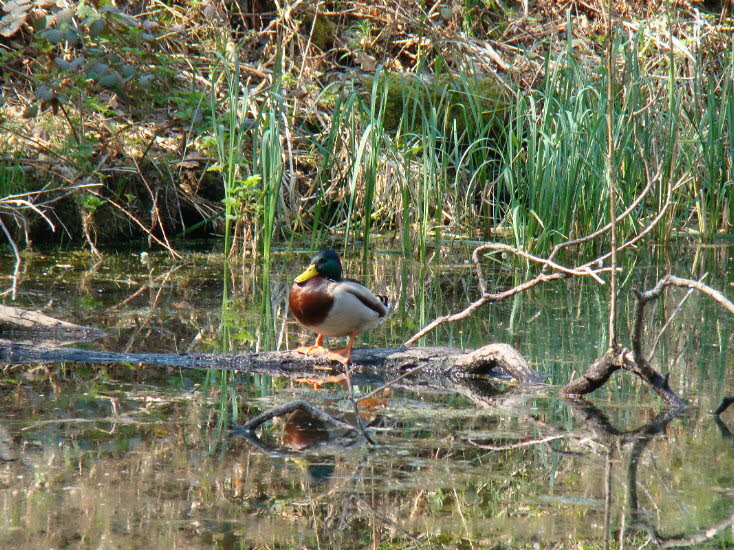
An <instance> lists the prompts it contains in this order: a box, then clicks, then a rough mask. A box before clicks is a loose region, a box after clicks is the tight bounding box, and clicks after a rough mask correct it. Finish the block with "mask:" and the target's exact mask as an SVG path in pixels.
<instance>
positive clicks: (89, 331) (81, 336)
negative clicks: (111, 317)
mask: <svg viewBox="0 0 734 550" xmlns="http://www.w3.org/2000/svg"><path fill="white" fill-rule="evenodd" d="M0 334H5V335H7V334H12V335H24V336H29V337H32V338H33V339H34V340H36V341H37V340H46V339H47V338H48V337H49V336H57V337H63V338H65V339H67V340H73V341H79V340H92V339H96V338H101V337H102V336H104V335H105V333H104V332H102V331H101V330H99V329H96V328H92V327H84V326H81V325H75V324H74V323H68V322H66V321H61V320H59V319H54V318H53V317H49V316H48V315H44V314H43V313H39V312H37V311H28V310H26V309H20V308H17V307H10V306H4V305H0Z"/></svg>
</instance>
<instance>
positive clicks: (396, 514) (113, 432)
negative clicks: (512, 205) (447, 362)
mask: <svg viewBox="0 0 734 550" xmlns="http://www.w3.org/2000/svg"><path fill="white" fill-rule="evenodd" d="M655 252H656V253H655V255H654V256H646V257H645V258H639V259H636V261H635V262H634V265H631V266H629V267H630V268H634V269H633V270H631V272H632V275H631V277H630V279H629V280H628V281H627V286H625V287H624V288H623V305H622V318H623V319H624V322H623V323H622V324H623V328H622V332H623V337H622V340H623V341H624V342H625V343H627V342H628V339H627V332H628V329H629V327H630V326H631V306H630V304H629V300H628V299H627V296H628V295H629V285H630V284H632V283H637V284H639V285H640V286H641V287H645V288H649V287H650V286H652V284H653V283H654V281H655V280H657V278H658V277H659V276H661V275H662V274H663V273H664V272H665V271H667V270H670V271H672V272H674V273H675V274H677V275H680V276H687V277H692V278H698V277H700V276H701V275H702V274H703V273H708V277H707V279H706V281H707V282H708V283H709V284H711V285H712V286H715V287H717V288H719V289H722V290H723V291H724V292H725V293H727V294H729V295H730V296H731V295H732V292H731V283H732V279H731V277H730V276H729V273H734V271H732V270H731V269H730V268H731V260H730V259H729V251H728V249H726V248H724V247H711V248H705V249H704V248H699V249H689V248H681V249H680V250H674V251H655ZM309 257H310V256H309V255H308V254H298V255H294V254H285V253H282V254H276V255H275V259H274V263H273V265H272V266H271V267H270V268H269V269H268V270H267V271H266V272H263V269H262V266H258V265H252V264H248V263H239V264H234V265H231V266H228V267H227V271H228V273H227V278H228V280H229V281H230V283H231V287H230V290H229V292H228V299H227V300H226V301H225V302H224V303H223V300H222V296H223V288H224V286H223V285H224V283H223V281H224V279H225V277H224V272H225V266H224V265H223V264H222V261H221V257H220V256H218V255H216V254H206V253H191V254H188V255H186V261H185V263H183V264H174V263H172V262H171V261H169V260H168V259H167V258H166V257H165V256H164V255H159V254H151V255H150V256H149V257H148V258H147V259H146V260H145V261H144V262H141V260H140V257H139V256H138V255H136V254H119V255H108V256H106V257H105V259H104V260H102V261H101V262H99V263H97V262H96V261H95V260H94V259H93V258H91V257H89V256H86V255H84V254H53V255H43V254H32V255H29V256H28V257H27V258H26V263H25V264H24V269H23V273H21V275H20V278H19V284H18V293H17V300H16V301H15V302H12V303H9V302H6V303H7V304H8V305H15V306H18V307H26V308H29V309H40V308H42V309H43V312H44V313H46V314H47V315H51V316H54V317H58V318H62V319H65V320H69V321H72V322H75V323H79V324H84V325H89V326H95V327H98V328H101V329H103V330H105V331H106V332H107V333H108V336H107V337H106V338H104V339H103V340H99V341H95V342H91V343H85V344H83V345H79V344H76V345H77V346H80V347H81V346H83V347H88V348H91V349H104V350H109V351H130V352H170V351H178V352H185V351H221V350H224V349H232V350H242V351H255V350H261V349H278V348H280V349H283V348H286V347H289V348H290V347H295V346H296V345H299V344H300V343H304V342H309V343H310V341H311V339H312V336H311V335H309V334H308V333H307V332H305V331H303V330H302V329H300V328H299V327H298V326H297V325H296V324H295V323H294V322H292V320H290V319H288V318H287V317H286V316H285V305H286V301H287V292H288V289H289V287H290V284H291V283H290V282H291V281H292V279H293V277H294V276H295V275H297V274H298V273H299V272H300V271H301V270H302V268H303V267H304V266H305V264H306V263H307V261H308V258H309ZM468 257H469V254H468V253H467V251H466V250H464V249H446V250H443V251H441V254H440V255H437V256H436V257H435V258H434V261H433V262H432V263H431V264H430V265H428V266H420V265H418V264H416V263H414V262H412V261H407V260H403V259H401V258H399V257H397V256H395V255H387V254H380V255H378V256H377V259H378V261H377V262H376V263H369V264H363V263H362V262H361V261H360V260H359V259H358V258H357V257H356V256H355V257H353V258H349V259H348V260H347V261H345V270H346V272H347V274H348V275H350V276H355V277H357V278H360V279H362V280H363V281H366V282H368V283H369V284H370V286H373V287H375V288H379V289H380V291H381V292H382V293H385V294H388V295H390V296H391V297H392V298H393V299H394V300H395V302H396V304H397V306H396V309H397V310H396V313H395V315H394V316H393V317H391V318H390V319H389V320H388V321H387V322H386V323H385V324H384V325H382V326H381V327H379V328H378V329H376V330H375V331H373V332H372V333H370V334H369V335H366V337H365V338H363V339H361V340H360V341H359V342H358V345H369V346H388V345H389V346H394V345H397V344H399V343H400V342H402V341H404V340H406V339H407V338H408V337H409V336H410V335H412V334H413V333H414V332H416V331H417V330H418V329H419V328H420V327H421V326H423V325H424V324H426V323H428V322H429V321H430V320H432V319H433V318H434V317H436V316H437V315H441V314H445V313H448V312H452V311H458V310H459V309H461V308H462V307H464V306H465V305H466V304H467V303H468V301H470V300H472V299H474V298H475V297H476V285H475V282H474V277H473V272H472V269H471V266H469V265H468V264H466V263H465V261H464V258H468ZM3 265H4V266H5V268H4V269H3V271H2V275H3V276H6V277H7V275H9V273H10V271H11V269H12V262H10V261H6V262H4V264H3ZM522 277H523V275H522V273H520V272H518V271H517V270H513V269H510V268H509V266H505V265H496V266H495V267H493V268H492V270H491V277H490V280H491V281H492V282H493V285H495V287H496V288H497V289H500V288H507V287H509V286H512V285H513V284H515V283H516V282H519V281H520V280H521V279H522ZM2 281H3V282H4V283H6V284H7V285H8V286H9V282H8V279H7V278H4V279H2ZM606 292H607V290H606V288H605V287H598V286H596V285H595V284H594V283H592V282H589V281H570V282H569V281H565V282H561V283H555V284H553V285H552V286H551V285H548V286H545V287H540V288H536V289H535V290H533V291H532V292H530V293H528V294H527V295H525V296H521V297H519V298H517V299H515V300H512V301H508V302H506V303H501V304H495V305H492V306H489V307H486V308H485V309H483V310H481V311H480V313H479V315H478V316H476V317H475V318H473V319H471V320H470V321H468V322H465V323H461V324H453V325H447V326H444V327H441V328H440V329H439V330H437V331H436V332H435V333H433V334H432V335H430V336H429V337H428V338H426V339H425V341H424V342H421V343H422V344H427V345H438V344H440V345H451V346H457V347H477V346H479V345H483V344H486V343H490V342H493V341H501V342H508V343H511V344H512V345H514V346H515V347H517V348H518V349H519V350H520V351H521V352H522V353H523V354H524V355H525V356H526V357H527V358H528V359H529V361H530V362H531V364H532V365H533V366H534V368H536V369H537V370H539V371H542V372H545V373H547V374H548V375H549V382H550V384H549V386H548V387H546V388H541V389H538V390H533V391H509V392H508V393H505V394H503V395H501V396H495V397H488V396H482V395H480V394H478V393H472V392H465V393H462V394H459V393H453V392H437V391H432V392H425V393H417V392H412V391H407V390H393V391H391V392H390V393H389V394H387V395H384V396H381V397H380V398H379V400H378V402H377V403H375V404H374V405H375V407H374V408H373V409H370V410H365V411H363V415H364V421H365V422H371V423H373V424H374V425H375V428H374V430H373V432H372V433H373V437H374V439H375V440H376V442H377V443H378V446H377V447H370V446H367V445H357V446H349V445H348V444H347V443H348V442H345V441H344V440H342V439H340V438H339V437H338V435H339V434H335V433H333V432H329V431H328V430H327V429H326V427H325V426H323V425H320V424H319V423H318V422H314V421H313V420H310V425H307V424H309V419H308V418H305V417H304V416H303V415H302V414H295V415H294V416H291V417H285V418H281V419H277V420H275V421H274V422H272V423H269V424H267V425H266V427H265V428H264V430H263V431H262V432H259V435H260V436H261V440H262V443H263V445H265V446H266V447H267V448H269V449H270V452H263V450H262V449H261V448H258V447H257V446H255V445H253V444H251V443H250V442H248V441H247V440H246V439H245V438H244V437H243V436H241V435H233V434H232V433H231V431H230V427H231V426H232V425H233V424H241V423H243V422H244V421H246V420H247V419H249V418H251V417H253V416H254V415H256V414H258V413H260V412H262V411H263V410H265V409H267V408H269V407H271V406H276V405H282V404H284V403H288V402H290V401H292V400H296V399H303V400H306V401H308V402H310V403H311V404H313V405H314V406H316V407H319V408H321V409H323V410H325V411H327V412H329V413H331V414H334V415H338V416H342V417H344V418H346V419H352V418H353V417H352V416H351V415H352V410H353V409H352V406H351V404H350V402H349V401H348V400H347V399H346V390H345V389H344V388H343V387H342V386H341V385H339V384H338V383H327V384H326V385H324V386H322V387H320V388H316V387H314V385H313V384H309V383H306V382H305V381H296V380H291V379H287V378H271V377H268V376H263V375H259V376H254V375H249V376H248V375H234V374H232V373H228V374H226V375H220V374H219V373H209V374H207V373H206V372H204V371H197V370H179V369H172V368H163V367H152V366H148V367H146V366H141V365H135V364H113V365H87V364H49V365H31V366H13V367H8V368H6V369H5V370H4V372H3V376H2V378H0V394H1V395H0V459H2V460H1V461H0V503H1V505H2V507H3V515H2V520H0V548H28V549H31V548H32V549H36V548H210V547H216V548H366V547H382V548H424V547H436V548H441V547H447V548H455V547H459V548H605V547H615V548H639V547H642V546H644V545H645V544H646V543H649V542H650V539H651V537H653V536H657V537H659V540H658V542H660V541H662V540H663V539H670V538H675V539H677V542H687V543H690V542H691V540H684V539H686V538H689V537H694V536H695V535H697V534H700V533H702V532H703V530H705V529H709V528H712V527H715V528H719V529H718V532H716V533H714V534H713V537H712V538H711V539H710V540H698V541H697V542H698V543H699V546H698V547H699V548H730V547H734V534H733V531H732V527H731V523H732V522H734V438H733V437H732V435H731V433H730V432H729V430H734V410H728V411H727V412H726V413H724V414H723V415H722V417H721V421H720V422H719V423H717V422H716V420H715V418H714V417H713V416H712V415H711V414H710V413H709V411H711V410H712V409H715V408H716V407H717V406H718V404H719V403H720V402H721V399H722V398H723V397H724V396H725V395H728V394H734V374H733V372H732V370H733V369H732V367H731V353H730V351H729V350H730V349H731V343H732V319H731V318H730V317H728V316H727V315H728V314H726V313H725V312H724V311H723V310H721V309H719V308H717V307H715V306H714V305H713V304H711V303H710V302H709V301H708V300H707V299H704V297H702V296H699V295H696V294H693V295H691V296H690V297H689V298H688V299H687V301H686V302H685V304H684V305H683V306H682V307H681V309H680V311H679V312H678V313H677V315H676V316H675V317H674V319H673V321H672V322H671V324H670V325H669V327H668V328H667V329H666V331H665V333H664V334H663V336H662V338H661V340H660V343H659V345H658V347H657V351H656V358H655V361H654V365H655V366H656V367H657V368H659V369H660V370H661V371H663V372H670V373H671V386H672V387H673V388H674V389H675V390H676V391H678V392H679V395H681V396H682V397H683V398H684V399H686V400H687V401H688V402H689V403H690V404H691V405H692V406H691V407H690V408H689V409H688V410H687V411H686V412H685V413H683V414H681V415H679V416H676V417H670V418H669V417H665V416H664V415H663V412H662V405H661V403H660V401H659V399H658V398H657V397H656V396H655V395H653V394H652V393H651V392H650V391H649V390H648V389H647V388H644V387H642V386H641V385H640V384H638V382H637V380H636V379H634V378H633V377H631V376H629V374H628V373H617V374H615V375H614V378H613V379H612V381H611V382H612V383H611V384H609V385H608V386H607V387H605V388H604V389H602V390H601V391H599V392H597V393H595V394H593V395H592V396H591V398H590V399H589V403H582V402H574V401H569V400H565V399H563V398H562V397H560V396H559V392H558V388H559V384H563V383H564V382H565V381H567V380H568V379H569V378H570V377H571V376H572V375H573V374H574V373H580V372H583V371H584V370H585V368H586V366H588V364H589V363H590V362H591V361H593V360H594V359H595V358H597V357H598V356H599V355H600V354H601V353H603V351H604V349H605V346H606V339H607V337H606V333H605V331H606V311H607V310H606ZM684 295H685V292H684V291H682V290H677V289H675V290H672V291H671V292H669V293H667V294H666V295H665V299H664V300H662V301H660V302H658V303H656V304H655V305H654V306H653V307H652V308H651V311H650V315H651V317H652V319H651V323H650V324H649V326H650V327H651V329H650V331H649V332H650V338H651V339H652V338H654V337H655V336H656V335H657V333H658V330H659V328H660V327H661V326H662V324H663V320H664V319H665V318H666V317H667V316H668V315H670V314H671V313H672V312H673V311H674V310H675V308H676V307H677V305H678V303H679V302H680V300H681V298H682V297H683V296H684ZM332 344H334V345H336V342H332ZM337 371H338V369H337ZM329 374H338V372H334V373H329V372H324V374H323V376H322V378H324V379H326V376H328V375H329ZM332 380H337V381H338V379H332ZM370 389H371V388H369V387H359V388H357V390H358V391H361V392H363V393H366V392H368V391H370ZM591 403H593V406H592V405H591ZM732 409H734V407H732ZM304 425H306V426H305V427H304ZM645 426H646V428H643V427H645ZM641 428H643V429H641ZM307 445H312V447H309V448H306V449H305V450H304V449H302V447H304V446H307ZM714 531H716V529H714ZM678 539H680V540H678ZM694 542H695V541H694ZM650 546H653V545H652V544H650Z"/></svg>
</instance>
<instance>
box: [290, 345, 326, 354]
mask: <svg viewBox="0 0 734 550" xmlns="http://www.w3.org/2000/svg"><path fill="white" fill-rule="evenodd" d="M293 351H295V352H296V353H303V354H305V355H319V354H322V353H329V350H328V349H326V348H325V347H324V346H301V347H299V348H296V349H295V350H293Z"/></svg>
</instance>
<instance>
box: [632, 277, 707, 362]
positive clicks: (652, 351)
mask: <svg viewBox="0 0 734 550" xmlns="http://www.w3.org/2000/svg"><path fill="white" fill-rule="evenodd" d="M707 275H708V273H705V274H704V275H703V277H701V278H700V279H699V280H698V281H699V282H702V281H703V280H704V279H705V278H706V276H707ZM693 290H694V289H692V288H691V289H689V290H688V292H686V295H685V296H683V298H682V299H681V301H680V302H678V305H677V306H676V307H675V309H674V310H673V313H671V314H670V316H669V317H668V318H667V319H666V320H665V323H664V324H663V326H662V328H661V329H660V330H659V331H658V334H657V336H656V337H655V340H654V341H653V343H652V346H650V353H648V354H647V358H646V359H647V360H648V361H652V357H653V355H655V350H656V349H657V347H658V344H659V343H660V338H662V336H663V333H665V331H666V330H667V328H668V327H669V326H670V323H672V322H673V319H674V318H675V316H676V315H678V312H679V311H680V310H681V308H682V307H683V304H685V303H686V300H688V298H689V297H690V296H691V294H693Z"/></svg>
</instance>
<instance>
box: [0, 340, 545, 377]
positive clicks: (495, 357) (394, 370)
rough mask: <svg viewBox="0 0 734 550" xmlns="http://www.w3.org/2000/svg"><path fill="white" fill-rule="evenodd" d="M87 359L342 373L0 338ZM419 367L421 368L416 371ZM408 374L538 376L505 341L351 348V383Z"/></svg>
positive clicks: (11, 350)
mask: <svg viewBox="0 0 734 550" xmlns="http://www.w3.org/2000/svg"><path fill="white" fill-rule="evenodd" d="M57 361H71V362H88V363H120V362H128V363H133V364H140V365H166V366H171V367H179V368H195V369H225V370H233V371H237V372H248V373H260V374H272V375H275V376H313V375H314V374H325V373H327V372H328V371H329V370H335V371H339V372H341V369H342V367H341V365H338V364H337V363H329V362H328V361H326V360H325V358H320V357H312V356H307V355H302V354H300V353H296V352H293V351H269V352H261V353H238V354H216V353H180V354H179V353H114V352H107V351H93V350H83V349H75V348H66V347H64V348H61V347H57V346H48V345H31V344H26V343H18V342H12V341H9V340H2V339H0V362H1V363H6V364H15V365H18V364H29V363H39V362H44V363H47V362H57ZM418 367H420V369H418ZM406 372H408V373H409V375H410V377H411V378H415V379H416V380H419V379H420V380H429V381H430V380H441V379H443V380H447V379H454V380H459V381H460V380H462V379H468V378H472V377H487V376H488V377H492V376H495V377H505V379H506V377H507V376H511V377H512V378H514V379H515V380H516V381H517V383H519V384H537V383H539V382H541V381H542V380H543V376H542V375H541V374H540V373H538V372H536V371H534V370H533V369H532V368H531V367H530V366H529V365H528V364H527V362H525V360H524V359H523V358H522V356H521V355H520V354H519V353H518V352H517V351H516V350H514V349H513V348H512V347H511V346H508V345H507V344H489V345H487V346H484V347H483V348H480V349H479V350H473V351H468V352H465V351H464V350H460V349H455V348H440V347H436V348H378V349H365V348H362V349H355V350H354V351H353V352H352V365H351V374H352V376H354V377H355V383H358V384H371V385H380V384H384V383H385V382H386V381H387V380H391V379H392V378H395V377H397V376H400V375H403V374H405V373H406Z"/></svg>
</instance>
